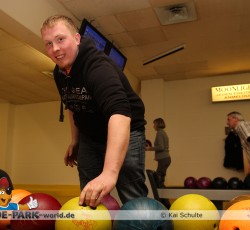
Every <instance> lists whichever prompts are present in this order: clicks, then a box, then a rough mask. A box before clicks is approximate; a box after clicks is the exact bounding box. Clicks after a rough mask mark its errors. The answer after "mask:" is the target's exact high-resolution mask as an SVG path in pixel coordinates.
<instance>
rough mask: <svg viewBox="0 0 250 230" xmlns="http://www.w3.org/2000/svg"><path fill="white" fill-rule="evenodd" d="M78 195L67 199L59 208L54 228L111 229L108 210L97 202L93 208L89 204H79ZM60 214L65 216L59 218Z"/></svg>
mask: <svg viewBox="0 0 250 230" xmlns="http://www.w3.org/2000/svg"><path fill="white" fill-rule="evenodd" d="M78 202H79V197H75V198H72V199H70V200H69V201H67V202H66V203H65V204H64V205H63V206H62V207H61V209H60V211H59V216H60V218H58V219H57V220H56V223H55V230H76V229H77V230H79V229H88V230H111V229H112V221H111V216H110V213H109V210H108V209H107V208H106V207H105V206H104V205H103V204H99V205H98V206H97V207H96V208H95V209H92V208H90V207H89V206H80V205H79V204H78ZM62 215H64V216H66V217H67V218H68V219H67V218H63V219H62V218H61V217H62Z"/></svg>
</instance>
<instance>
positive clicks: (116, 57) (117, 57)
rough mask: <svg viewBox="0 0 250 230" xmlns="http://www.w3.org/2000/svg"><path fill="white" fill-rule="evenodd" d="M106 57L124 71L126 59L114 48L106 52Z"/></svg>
mask: <svg viewBox="0 0 250 230" xmlns="http://www.w3.org/2000/svg"><path fill="white" fill-rule="evenodd" d="M108 56H109V57H110V58H111V59H112V60H113V61H114V62H115V63H116V64H117V65H118V66H119V67H120V68H121V69H124V67H125V64H126V62H127V58H126V57H125V56H124V55H123V54H122V53H121V52H120V51H119V50H118V49H117V48H115V47H114V46H112V47H111V48H110V50H109V52H108Z"/></svg>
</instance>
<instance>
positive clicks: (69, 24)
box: [40, 15, 78, 34]
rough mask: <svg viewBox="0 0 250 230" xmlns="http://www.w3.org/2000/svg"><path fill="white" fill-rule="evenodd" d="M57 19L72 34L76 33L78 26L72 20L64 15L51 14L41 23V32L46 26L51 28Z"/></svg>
mask: <svg viewBox="0 0 250 230" xmlns="http://www.w3.org/2000/svg"><path fill="white" fill-rule="evenodd" d="M59 21H61V22H63V23H64V24H65V25H66V26H67V27H68V29H69V30H70V31H71V33H72V34H75V33H78V28H77V26H76V25H75V23H74V22H73V20H72V19H71V18H69V17H67V16H65V15H53V16H50V17H48V18H47V19H46V20H45V21H44V22H43V24H42V27H41V30H40V31H41V33H42V31H43V30H45V29H46V28H51V27H53V26H55V25H56V24H57V23H58V22H59Z"/></svg>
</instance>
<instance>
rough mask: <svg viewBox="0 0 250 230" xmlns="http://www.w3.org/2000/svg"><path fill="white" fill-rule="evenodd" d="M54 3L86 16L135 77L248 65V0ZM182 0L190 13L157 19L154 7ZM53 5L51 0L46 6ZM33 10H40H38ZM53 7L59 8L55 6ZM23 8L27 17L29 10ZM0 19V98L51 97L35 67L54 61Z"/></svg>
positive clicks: (48, 67)
mask: <svg viewBox="0 0 250 230" xmlns="http://www.w3.org/2000/svg"><path fill="white" fill-rule="evenodd" d="M55 1H56V0H55ZM48 2H50V1H48ZM57 2H58V3H59V4H61V5H62V6H63V7H62V8H64V9H66V10H67V11H68V12H69V14H71V15H74V16H75V17H76V18H77V19H78V25H81V21H82V19H83V18H87V19H88V20H90V21H91V23H92V24H93V25H94V26H95V27H96V28H97V29H98V30H99V31H101V32H102V33H103V34H104V35H105V36H106V37H107V38H108V39H109V40H110V41H112V42H113V43H114V44H115V45H116V46H117V47H118V48H119V49H120V51H121V52H122V53H123V54H124V55H125V56H126V57H127V59H128V60H127V64H126V69H127V70H128V71H129V72H130V73H131V74H132V75H133V76H134V77H135V78H137V79H138V80H139V81H140V80H150V79H164V80H165V81H173V80H181V79H191V78H203V77H214V76H217V75H223V74H232V73H246V72H250V65H249V63H250V30H249V27H250V14H249V12H250V1H249V0H237V1H236V0H220V1H218V0H209V1H208V0H193V1H192V0H185V1H181V0H136V1H135V0H126V1H124V0H115V1H114V0H105V1H104V0H84V1H82V0H57ZM187 2H193V3H194V5H195V9H196V13H197V20H195V21H189V22H182V23H175V24H170V25H165V26H163V25H161V24H160V21H159V19H158V18H157V16H156V14H155V10H154V7H158V6H169V5H172V6H179V5H180V4H181V5H185V3H187ZM55 5H56V4H53V3H51V7H54V6H55ZM24 6H25V3H24ZM20 10H22V9H20ZM41 11H44V15H46V12H47V11H46V9H41ZM50 11H51V9H50ZM55 12H58V13H63V11H62V12H60V9H58V8H56V9H55ZM30 15H31V17H32V18H33V19H35V18H34V15H32V12H30ZM177 16H178V15H177ZM26 17H27V15H26ZM0 18H1V19H2V20H1V23H0V25H1V27H0V39H1V43H0V52H1V55H0V65H1V74H0V81H1V84H0V101H1V100H6V101H8V102H10V103H13V104H26V103H37V102H47V101H54V100H59V96H58V93H57V89H56V87H55V83H54V81H53V79H51V75H46V74H43V73H42V72H44V71H46V72H52V71H53V68H54V64H53V63H52V61H51V60H50V59H49V58H48V57H47V56H46V55H45V54H44V53H43V52H44V49H43V45H42V42H41V39H40V38H39V37H38V36H37V35H35V33H34V32H32V31H29V30H28V29H27V28H26V27H25V25H21V24H20V22H17V21H15V20H14V19H12V20H10V17H9V16H8V15H7V14H6V13H5V12H3V11H0ZM38 41H39V42H38ZM180 45H185V48H184V49H183V50H181V51H179V52H176V53H174V54H171V55H167V56H165V57H164V58H162V59H159V60H157V61H154V62H152V63H150V64H148V65H143V63H144V62H145V60H147V59H149V58H154V57H156V56H157V55H159V54H163V53H166V52H168V51H169V50H171V49H173V48H175V47H178V46H180Z"/></svg>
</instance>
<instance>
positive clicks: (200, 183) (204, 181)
mask: <svg viewBox="0 0 250 230" xmlns="http://www.w3.org/2000/svg"><path fill="white" fill-rule="evenodd" d="M196 186H197V188H200V189H208V188H211V186H212V181H211V179H210V178H208V177H200V178H199V179H198V180H197V183H196Z"/></svg>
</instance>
